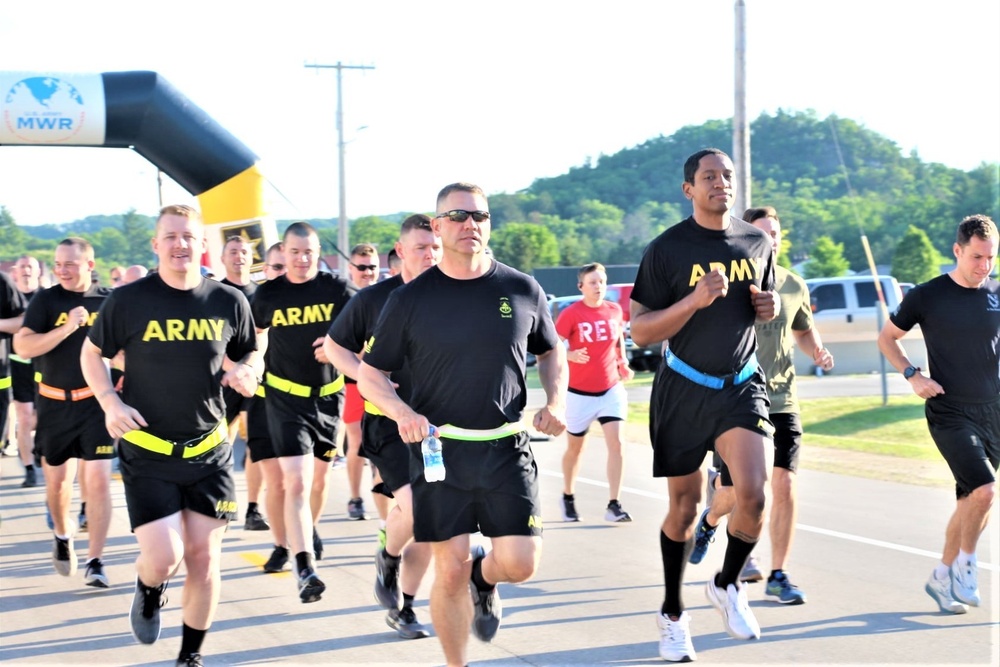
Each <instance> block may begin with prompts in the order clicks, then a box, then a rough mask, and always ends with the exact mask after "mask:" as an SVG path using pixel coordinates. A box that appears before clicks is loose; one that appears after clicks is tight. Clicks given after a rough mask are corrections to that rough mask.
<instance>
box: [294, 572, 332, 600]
mask: <svg viewBox="0 0 1000 667" xmlns="http://www.w3.org/2000/svg"><path fill="white" fill-rule="evenodd" d="M325 590H326V584H324V583H323V582H322V581H320V579H319V577H317V576H316V573H315V572H313V571H312V570H304V571H303V572H301V573H300V574H299V599H300V600H302V602H303V604H304V603H307V602H319V600H320V599H321V598H322V597H323V591H325Z"/></svg>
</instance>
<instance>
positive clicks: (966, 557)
mask: <svg viewBox="0 0 1000 667" xmlns="http://www.w3.org/2000/svg"><path fill="white" fill-rule="evenodd" d="M955 562H956V563H961V564H963V565H964V564H966V563H975V562H976V554H975V553H971V554H970V553H969V552H967V551H962V550H961V549H959V550H958V558H956V559H955Z"/></svg>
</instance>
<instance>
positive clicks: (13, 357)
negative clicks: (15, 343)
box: [10, 352, 31, 364]
mask: <svg viewBox="0 0 1000 667" xmlns="http://www.w3.org/2000/svg"><path fill="white" fill-rule="evenodd" d="M10 360H11V361H16V362H17V363H19V364H30V363H31V359H25V358H24V357H19V356H17V355H16V354H14V353H13V352H11V353H10Z"/></svg>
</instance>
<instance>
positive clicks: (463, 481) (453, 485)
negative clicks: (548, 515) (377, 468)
mask: <svg viewBox="0 0 1000 667" xmlns="http://www.w3.org/2000/svg"><path fill="white" fill-rule="evenodd" d="M441 445H442V452H443V455H444V467H445V471H446V476H445V479H444V480H443V481H441V482H428V481H427V480H425V479H424V460H423V456H421V454H420V443H414V444H409V445H408V446H409V448H410V479H411V480H412V483H411V488H412V489H413V536H414V538H415V539H416V540H417V542H444V541H445V540H449V539H451V538H453V537H456V536H458V535H467V534H472V533H475V532H476V531H481V532H482V533H483V535H485V536H486V537H503V536H505V535H541V534H542V508H541V504H540V503H539V500H538V466H537V464H536V463H535V457H534V454H532V452H531V446H530V443H529V438H528V434H527V433H519V434H517V435H512V436H508V437H506V438H501V439H499V440H488V441H485V442H470V441H466V440H450V439H445V438H442V439H441Z"/></svg>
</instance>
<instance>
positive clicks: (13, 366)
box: [10, 359, 35, 403]
mask: <svg viewBox="0 0 1000 667" xmlns="http://www.w3.org/2000/svg"><path fill="white" fill-rule="evenodd" d="M10 381H11V385H10V388H11V392H12V395H13V399H14V400H15V401H17V402H18V403H34V402H35V369H34V367H33V366H32V365H31V363H27V364H24V363H21V362H20V361H14V360H13V359H11V360H10Z"/></svg>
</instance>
